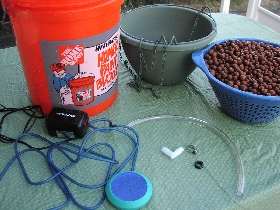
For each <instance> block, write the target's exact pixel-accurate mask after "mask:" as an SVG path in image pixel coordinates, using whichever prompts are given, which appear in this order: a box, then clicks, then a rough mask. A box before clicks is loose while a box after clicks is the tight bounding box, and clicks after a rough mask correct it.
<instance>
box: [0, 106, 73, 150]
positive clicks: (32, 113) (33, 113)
mask: <svg viewBox="0 0 280 210" xmlns="http://www.w3.org/2000/svg"><path fill="white" fill-rule="evenodd" d="M0 107H1V108H0V113H4V114H3V116H2V117H1V118H0V142H1V143H5V144H13V143H15V142H16V141H17V140H16V139H15V138H12V137H9V136H7V135H4V134H3V133H2V127H3V124H4V122H5V120H6V118H7V117H9V116H11V115H13V114H15V113H19V112H23V113H24V114H25V115H26V116H27V117H28V119H27V121H26V123H25V126H24V128H23V131H22V133H28V132H30V131H31V129H32V128H33V127H34V125H35V123H36V121H37V120H38V119H45V117H44V115H43V112H42V109H41V107H40V106H26V107H22V108H8V107H6V106H4V105H3V104H0ZM63 135H64V137H65V138H66V139H65V140H64V142H68V141H72V140H75V139H74V138H70V137H68V136H66V135H65V134H63ZM18 143H19V144H23V145H25V146H27V147H28V148H30V149H37V150H45V149H48V148H49V147H50V146H46V147H40V148H37V147H34V146H32V145H30V144H28V143H27V142H24V141H21V140H18Z"/></svg>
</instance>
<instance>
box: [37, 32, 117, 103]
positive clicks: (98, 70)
mask: <svg viewBox="0 0 280 210" xmlns="http://www.w3.org/2000/svg"><path fill="white" fill-rule="evenodd" d="M119 37H120V32H119V27H116V28H114V29H113V30H111V31H108V32H106V33H104V34H102V35H99V36H95V37H90V38H86V39H83V40H72V41H57V42H49V41H43V42H42V44H41V48H42V52H43V57H44V62H45V70H46V73H47V75H48V82H49V90H50V95H51V97H52V101H53V105H55V106H58V105H63V106H69V108H75V109H87V108H90V107H91V106H94V105H96V104H99V103H101V102H102V101H104V100H106V99H107V98H108V97H110V96H111V95H112V94H113V92H114V91H115V90H116V89H117V78H118V65H119V63H118V60H119Z"/></svg>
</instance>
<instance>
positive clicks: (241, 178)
mask: <svg viewBox="0 0 280 210" xmlns="http://www.w3.org/2000/svg"><path fill="white" fill-rule="evenodd" d="M168 119H173V120H184V121H186V122H188V123H192V124H195V125H198V126H200V127H204V128H207V129H208V130H210V131H211V132H212V133H214V134H215V135H217V136H218V137H220V138H221V139H222V140H223V141H224V142H225V143H226V144H227V145H228V146H229V148H230V149H231V152H232V154H233V155H234V158H235V161H236V168H237V177H238V179H237V190H236V195H237V196H239V197H241V196H243V194H244V189H245V175H244V165H243V162H242V159H241V156H240V152H239V149H238V147H237V146H236V145H235V143H234V142H232V141H231V139H230V138H229V136H228V135H227V134H226V133H225V132H224V131H222V130H221V129H219V128H217V127H215V126H212V125H211V124H209V123H208V122H206V121H203V120H200V119H197V118H194V117H186V116H179V115H160V116H152V117H147V118H143V119H137V120H135V121H132V122H130V123H129V124H128V126H130V127H134V126H136V125H139V124H143V123H146V122H149V121H156V120H168Z"/></svg>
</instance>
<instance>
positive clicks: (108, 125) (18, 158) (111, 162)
mask: <svg viewBox="0 0 280 210" xmlns="http://www.w3.org/2000/svg"><path fill="white" fill-rule="evenodd" d="M101 122H103V124H102V125H104V122H105V126H100V124H101ZM97 133H118V134H122V135H123V136H124V137H127V138H128V139H129V140H130V142H131V143H132V150H131V152H130V153H129V154H128V156H127V157H126V158H125V159H124V160H123V161H122V162H118V161H117V160H116V152H115V150H114V148H113V147H112V146H111V145H110V144H109V143H95V144H93V143H91V142H90V141H91V139H92V137H94V136H96V135H95V134H97ZM27 138H32V139H37V140H38V141H42V142H44V143H47V144H48V145H49V146H48V148H47V151H46V152H43V151H42V150H40V149H38V148H26V149H23V150H20V149H19V147H18V144H19V143H21V144H22V142H25V140H26V139H27ZM67 140H68V138H65V139H64V141H63V142H58V143H53V142H51V141H50V140H48V139H47V138H45V137H43V136H40V135H38V134H35V133H31V132H28V133H23V134H22V135H20V136H19V138H17V139H15V142H14V144H13V146H14V152H15V155H14V156H13V157H12V159H11V160H9V161H8V163H7V164H6V166H5V167H4V169H3V170H2V171H0V181H1V180H2V178H3V177H4V176H5V174H6V173H7V172H8V170H9V169H10V168H11V166H12V165H13V164H14V163H15V162H18V163H19V166H20V169H21V172H22V174H23V176H24V178H25V180H26V181H27V182H28V183H29V184H31V185H35V186H37V185H44V184H47V183H49V182H52V181H53V182H55V183H56V185H57V187H58V188H60V190H61V191H62V192H63V194H64V196H65V201H64V202H63V203H61V204H60V205H59V206H56V207H54V208H50V209H49V210H59V209H62V208H64V207H65V206H66V205H67V204H68V203H69V202H70V201H71V202H72V203H73V204H75V205H76V206H77V207H79V208H81V209H83V210H95V209H97V208H99V207H100V206H101V205H102V204H103V202H104V201H105V191H104V187H105V185H106V184H107V182H108V181H109V179H110V178H111V177H112V176H114V175H115V174H117V173H119V172H121V171H122V170H123V169H124V168H125V167H126V166H127V165H128V164H129V163H130V170H131V171H134V170H135V164H136V159H137V154H138V149H139V136H138V134H137V133H136V131H135V130H134V129H133V128H131V127H128V126H123V125H114V124H113V123H112V122H111V121H109V120H106V119H101V120H92V121H91V122H90V124H89V131H88V133H87V134H86V136H85V137H84V138H83V140H82V142H81V143H80V145H77V144H73V143H70V142H66V141H67ZM25 143H26V142H25ZM101 147H102V148H106V149H107V150H109V153H110V154H109V155H104V154H102V153H100V152H98V151H99V149H100V148H101ZM107 150H106V151H107ZM54 151H56V152H60V153H61V154H62V155H63V156H64V157H66V158H67V160H69V162H70V163H69V164H68V165H66V166H64V167H62V168H60V167H59V166H57V164H56V163H55V161H54V159H53V153H54ZM28 152H32V153H34V152H36V153H38V154H39V155H41V156H42V157H43V158H44V160H45V161H46V163H47V164H48V167H49V169H50V172H51V174H52V175H51V176H50V177H48V178H46V179H43V180H40V181H36V182H35V181H32V179H31V178H30V176H29V175H28V173H27V171H26V169H25V166H24V163H23V161H22V156H23V155H25V154H26V153H28ZM73 155H74V156H75V158H73ZM83 159H87V160H93V161H101V162H104V163H105V164H106V165H107V169H106V175H105V177H104V181H102V182H101V183H96V184H85V183H81V182H78V181H77V180H75V179H74V178H72V177H70V176H69V175H68V174H67V173H66V172H67V170H69V169H70V168H72V167H73V166H75V165H76V164H77V163H79V162H80V161H81V160H83ZM66 181H67V182H66ZM69 182H70V183H71V184H74V185H76V186H78V187H81V188H86V189H91V190H100V189H102V190H103V191H102V197H101V199H100V200H99V201H98V202H97V203H96V204H95V205H94V206H85V205H83V204H81V203H80V202H79V201H78V200H77V199H76V198H75V195H74V194H73V192H72V191H71V190H70V188H69V186H68V184H67V183H69Z"/></svg>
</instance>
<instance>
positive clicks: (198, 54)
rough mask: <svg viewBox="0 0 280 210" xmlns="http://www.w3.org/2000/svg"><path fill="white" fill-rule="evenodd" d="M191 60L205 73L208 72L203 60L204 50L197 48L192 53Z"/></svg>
mask: <svg viewBox="0 0 280 210" xmlns="http://www.w3.org/2000/svg"><path fill="white" fill-rule="evenodd" d="M192 59H193V62H194V63H195V64H196V66H197V67H199V68H200V69H201V70H202V71H203V72H204V73H205V74H206V75H207V74H208V70H207V66H206V65H205V62H204V51H203V50H198V51H195V52H194V53H193V54H192Z"/></svg>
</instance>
